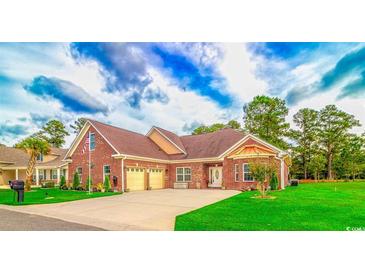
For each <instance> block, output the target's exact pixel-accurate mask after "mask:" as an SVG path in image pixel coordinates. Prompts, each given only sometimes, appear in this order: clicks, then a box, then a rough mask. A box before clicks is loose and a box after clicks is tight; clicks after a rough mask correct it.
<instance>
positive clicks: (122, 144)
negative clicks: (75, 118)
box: [66, 120, 280, 161]
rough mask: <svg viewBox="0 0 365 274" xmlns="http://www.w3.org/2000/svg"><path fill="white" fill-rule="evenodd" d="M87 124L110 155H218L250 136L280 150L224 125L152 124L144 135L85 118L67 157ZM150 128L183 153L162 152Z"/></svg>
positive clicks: (184, 157)
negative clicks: (186, 131)
mask: <svg viewBox="0 0 365 274" xmlns="http://www.w3.org/2000/svg"><path fill="white" fill-rule="evenodd" d="M90 125H91V126H93V127H94V128H95V130H96V131H97V132H98V133H99V134H100V135H101V136H102V137H103V138H104V139H105V140H106V141H107V142H108V143H109V145H110V146H111V147H112V148H113V149H114V150H115V154H114V156H121V157H122V156H123V155H124V156H128V157H131V156H133V157H138V158H146V159H155V160H164V161H170V160H172V161H175V160H193V159H203V158H204V159H208V158H209V159H212V158H221V157H223V156H224V155H226V154H227V153H230V152H232V151H233V150H234V149H236V148H237V147H238V146H239V145H241V144H242V143H244V142H246V140H247V139H248V138H253V139H254V140H256V141H258V142H261V143H263V145H265V146H269V147H270V148H273V149H274V150H275V151H276V152H277V153H278V152H279V151H280V150H279V149H277V148H274V147H273V146H271V145H270V144H267V143H266V142H264V141H262V140H259V139H258V138H257V137H255V136H252V135H250V134H246V133H244V132H242V131H239V130H235V129H231V128H224V129H221V130H218V131H216V132H212V133H205V134H200V135H185V136H178V135H176V134H175V133H173V132H171V131H168V130H165V129H162V128H160V127H152V129H151V130H150V131H149V132H148V133H147V135H143V134H140V133H137V132H133V131H130V130H126V129H123V128H119V127H115V126H112V125H108V124H105V123H101V122H98V121H95V120H88V122H87V123H86V124H85V126H84V128H83V130H82V131H81V133H80V135H79V136H78V137H77V138H76V139H75V141H74V143H73V145H72V146H71V148H70V150H69V152H68V153H67V155H66V156H67V157H70V156H71V155H72V151H73V149H74V147H75V146H77V145H78V141H77V140H80V139H81V138H82V137H83V136H84V134H86V132H87V129H88V127H89V126H90ZM153 130H157V131H159V132H161V133H162V134H163V135H165V136H166V138H168V139H169V140H170V142H172V143H173V144H174V145H176V147H177V148H179V149H181V150H182V151H184V152H185V153H181V154H170V155H169V154H167V153H165V152H164V151H163V150H162V149H161V148H160V147H159V146H158V145H157V144H156V143H155V142H153V141H152V140H151V139H150V138H149V137H148V135H149V134H150V133H151V132H152V131H153Z"/></svg>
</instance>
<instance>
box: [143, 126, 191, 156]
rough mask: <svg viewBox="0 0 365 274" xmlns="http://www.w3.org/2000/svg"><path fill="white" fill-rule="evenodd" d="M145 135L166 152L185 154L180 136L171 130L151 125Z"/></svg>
mask: <svg viewBox="0 0 365 274" xmlns="http://www.w3.org/2000/svg"><path fill="white" fill-rule="evenodd" d="M146 136H147V137H148V138H150V139H151V140H152V141H153V142H154V143H156V144H157V145H158V146H159V147H160V148H161V149H162V150H163V151H164V152H166V153H167V154H181V153H183V154H186V151H185V148H184V145H183V143H182V142H181V140H180V137H179V136H177V135H176V134H175V133H173V132H171V131H168V130H166V129H163V128H159V127H152V128H151V129H150V131H149V132H148V133H147V135H146Z"/></svg>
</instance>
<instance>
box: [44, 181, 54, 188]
mask: <svg viewBox="0 0 365 274" xmlns="http://www.w3.org/2000/svg"><path fill="white" fill-rule="evenodd" d="M54 186H55V183H54V182H44V183H42V188H54Z"/></svg>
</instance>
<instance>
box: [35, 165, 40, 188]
mask: <svg viewBox="0 0 365 274" xmlns="http://www.w3.org/2000/svg"><path fill="white" fill-rule="evenodd" d="M35 182H36V184H37V186H38V185H39V170H38V168H36V169H35Z"/></svg>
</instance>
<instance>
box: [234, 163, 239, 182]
mask: <svg viewBox="0 0 365 274" xmlns="http://www.w3.org/2000/svg"><path fill="white" fill-rule="evenodd" d="M236 168H237V169H236ZM237 174H238V179H237V176H236V175H237ZM234 181H235V183H238V182H239V181H240V170H239V164H234Z"/></svg>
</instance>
